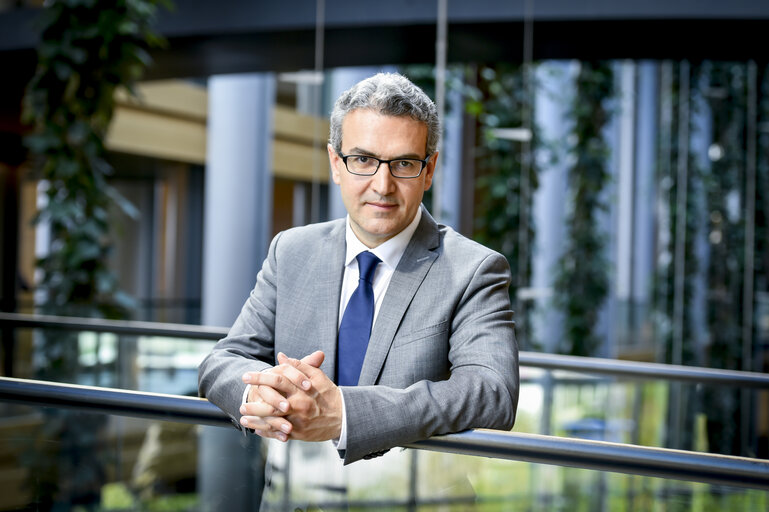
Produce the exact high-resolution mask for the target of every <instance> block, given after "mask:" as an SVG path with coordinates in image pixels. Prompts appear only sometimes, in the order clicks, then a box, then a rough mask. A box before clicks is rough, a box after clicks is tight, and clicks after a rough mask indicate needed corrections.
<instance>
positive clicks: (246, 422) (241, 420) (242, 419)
mask: <svg viewBox="0 0 769 512" xmlns="http://www.w3.org/2000/svg"><path fill="white" fill-rule="evenodd" d="M240 424H241V425H243V426H246V427H247V426H248V420H247V419H246V418H240Z"/></svg>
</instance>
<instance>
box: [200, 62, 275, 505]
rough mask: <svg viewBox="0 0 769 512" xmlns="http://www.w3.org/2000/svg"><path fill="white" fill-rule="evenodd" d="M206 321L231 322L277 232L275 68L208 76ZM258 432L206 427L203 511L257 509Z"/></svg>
mask: <svg viewBox="0 0 769 512" xmlns="http://www.w3.org/2000/svg"><path fill="white" fill-rule="evenodd" d="M208 92H209V105H208V149H207V155H206V161H207V165H206V175H205V212H204V215H205V217H204V233H203V244H204V245H203V296H202V321H203V323H204V324H205V325H218V326H229V325H231V324H232V323H233V321H234V320H235V318H236V317H237V315H238V313H239V312H240V309H241V307H242V305H243V303H244V302H245V300H246V298H247V297H248V294H249V292H250V290H251V288H252V287H253V286H254V282H255V279H256V274H257V272H258V271H259V269H260V268H261V264H262V261H263V260H264V257H265V256H266V254H267V248H268V245H269V240H270V237H271V234H272V233H271V231H272V228H271V226H272V138H273V137H272V131H273V130H272V126H273V110H274V105H275V77H274V75H272V74H269V73H265V74H247V75H228V76H216V77H213V78H211V79H210V80H209V82H208ZM259 446H260V443H259V438H257V437H255V436H248V437H246V436H243V434H241V433H240V432H239V431H237V430H235V429H234V428H233V429H223V428H217V427H203V429H202V430H201V435H200V443H199V457H198V479H199V481H198V492H199V494H200V499H201V507H200V508H201V510H256V509H257V508H258V504H259V501H260V498H261V491H262V488H263V482H264V473H263V470H264V468H263V463H262V457H261V455H260V450H259Z"/></svg>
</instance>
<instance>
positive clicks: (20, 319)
mask: <svg viewBox="0 0 769 512" xmlns="http://www.w3.org/2000/svg"><path fill="white" fill-rule="evenodd" d="M0 325H8V326H10V327H23V328H52V329H53V328H55V329H66V330H75V331H93V332H112V333H116V334H128V335H135V336H167V337H174V338H190V339H200V340H208V341H210V340H219V339H221V338H223V337H224V336H226V335H227V332H228V329H227V328H224V327H210V326H201V325H187V324H169V323H158V322H136V321H121V320H103V319H96V318H75V317H62V316H45V315H27V314H20V313H0ZM520 364H521V366H528V367H532V368H541V369H545V370H562V371H570V372H578V373H590V374H601V375H610V376H615V377H622V378H633V379H666V380H674V381H684V382H694V383H698V384H715V385H723V386H736V387H745V388H748V387H749V388H763V389H769V375H767V374H764V373H757V372H745V371H736V370H720V369H714V368H701V367H697V366H681V365H670V364H660V363H644V362H638V361H621V360H617V359H602V358H595V357H577V356H564V355H558V354H543V353H539V352H521V353H520Z"/></svg>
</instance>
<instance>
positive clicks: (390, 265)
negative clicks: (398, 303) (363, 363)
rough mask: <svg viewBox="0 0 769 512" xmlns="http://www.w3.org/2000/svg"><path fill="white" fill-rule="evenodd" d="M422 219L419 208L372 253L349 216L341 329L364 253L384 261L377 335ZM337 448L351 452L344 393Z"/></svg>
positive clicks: (377, 280) (375, 283)
mask: <svg viewBox="0 0 769 512" xmlns="http://www.w3.org/2000/svg"><path fill="white" fill-rule="evenodd" d="M421 218H422V208H419V209H417V214H416V215H415V216H414V219H413V220H412V221H411V223H410V224H409V225H408V226H406V227H405V228H404V229H403V231H401V232H400V233H398V234H397V235H395V236H394V237H392V238H391V239H389V240H387V241H386V242H383V243H382V244H380V245H378V246H376V247H374V248H373V249H369V248H368V247H366V246H365V245H364V244H363V242H361V241H360V240H358V237H357V236H355V233H354V232H353V230H352V227H351V226H350V216H349V215H348V216H347V224H346V230H345V241H346V245H347V253H346V255H345V258H344V263H345V265H344V277H343V278H342V294H341V296H340V297H339V323H338V325H337V327H338V326H339V325H341V324H342V316H343V315H344V310H345V308H346V307H347V303H348V302H350V297H352V294H353V292H354V291H355V289H356V288H358V280H359V279H360V272H359V271H358V260H357V259H356V257H357V256H358V254H360V253H362V252H364V251H369V252H371V253H373V254H374V255H375V256H376V257H377V258H379V259H380V260H382V262H381V263H380V264H379V265H377V267H376V270H375V272H374V279H373V280H372V287H373V288H374V319H373V320H372V324H371V329H372V331H373V329H374V325H375V324H376V319H377V316H378V315H379V309H380V308H381V306H382V300H383V299H384V296H385V292H386V291H387V287H388V286H389V285H390V280H391V279H392V277H393V273H394V272H395V269H396V268H397V267H398V263H399V262H400V260H401V257H402V256H403V253H404V252H406V247H407V246H408V245H409V242H410V241H411V237H412V236H413V235H414V231H416V230H417V226H418V225H419V221H420V219H421ZM336 448H337V449H338V450H344V449H346V448H347V408H346V407H345V404H344V393H342V432H341V434H340V435H339V441H337V442H336Z"/></svg>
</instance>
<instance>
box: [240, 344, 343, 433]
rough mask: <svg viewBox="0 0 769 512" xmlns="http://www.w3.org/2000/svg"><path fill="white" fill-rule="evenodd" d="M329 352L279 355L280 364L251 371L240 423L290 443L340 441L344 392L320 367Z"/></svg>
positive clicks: (247, 381)
mask: <svg viewBox="0 0 769 512" xmlns="http://www.w3.org/2000/svg"><path fill="white" fill-rule="evenodd" d="M324 358H325V355H324V354H323V352H321V351H317V352H313V353H312V354H310V355H308V356H306V357H304V358H303V359H301V360H299V359H293V358H289V357H287V356H286V355H285V354H283V353H282V352H281V353H279V354H278V366H275V367H273V368H271V369H269V370H266V371H262V372H248V373H246V374H244V375H243V382H245V383H246V384H251V389H250V391H249V393H248V398H247V399H246V403H245V404H243V405H242V406H241V407H240V413H241V414H242V415H243V416H242V417H241V418H240V423H241V425H243V426H244V427H246V428H251V429H254V431H255V432H256V434H258V435H260V436H262V437H269V438H273V439H278V440H280V441H287V440H288V439H289V438H290V439H300V440H302V441H326V440H328V439H338V438H339V435H340V433H341V429H342V393H341V391H340V390H339V388H338V387H337V386H336V385H335V384H334V382H333V381H332V380H331V379H329V378H328V376H326V374H325V373H323V371H322V370H320V365H321V363H322V362H323V359H324Z"/></svg>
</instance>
